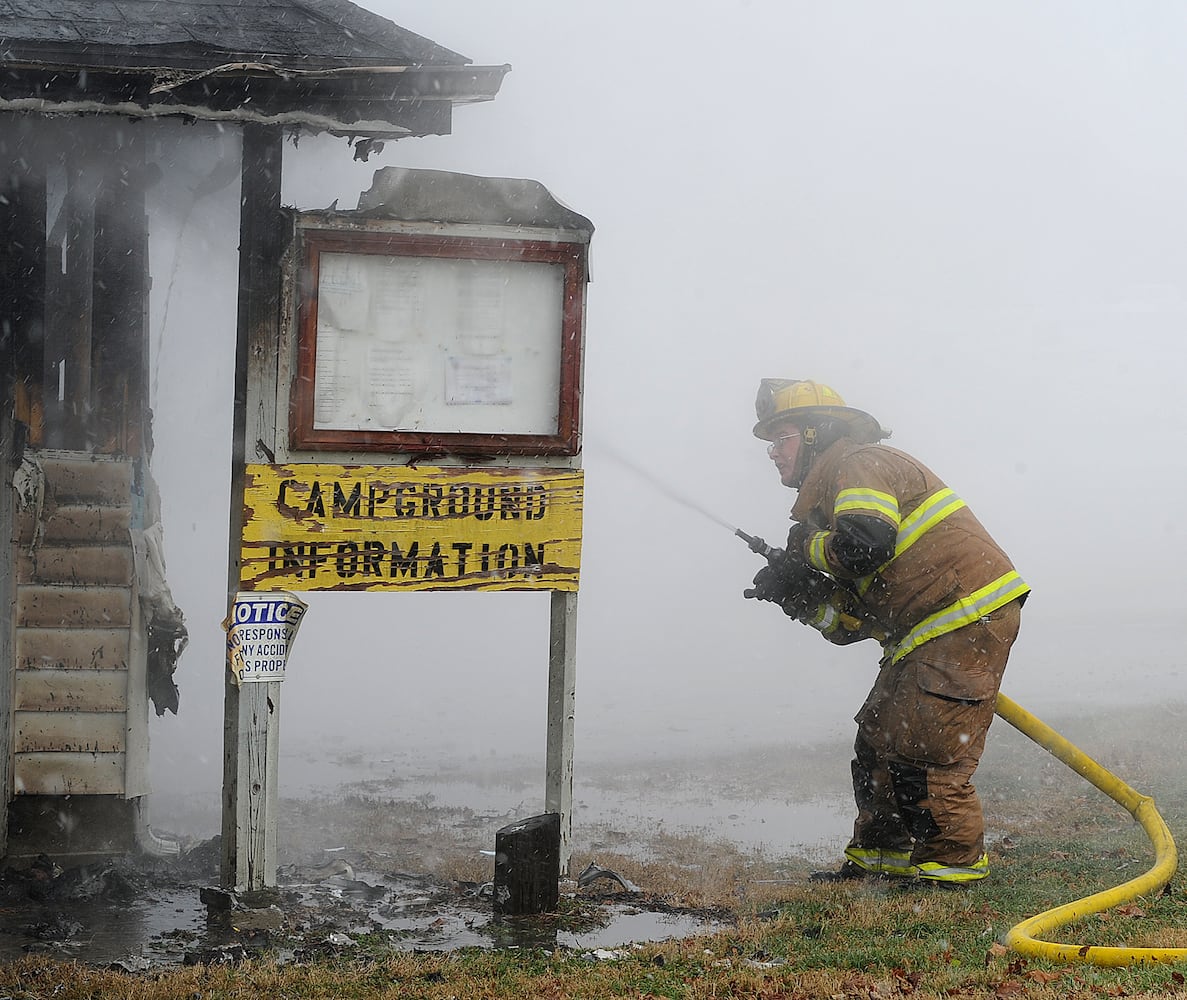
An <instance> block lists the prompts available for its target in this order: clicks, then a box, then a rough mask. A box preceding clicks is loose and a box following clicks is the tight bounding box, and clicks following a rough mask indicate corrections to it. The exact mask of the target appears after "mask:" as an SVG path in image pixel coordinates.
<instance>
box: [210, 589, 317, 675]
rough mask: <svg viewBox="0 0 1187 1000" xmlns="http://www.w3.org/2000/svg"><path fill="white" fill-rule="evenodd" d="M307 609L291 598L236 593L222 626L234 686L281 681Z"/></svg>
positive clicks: (299, 600)
mask: <svg viewBox="0 0 1187 1000" xmlns="http://www.w3.org/2000/svg"><path fill="white" fill-rule="evenodd" d="M307 608H308V605H307V604H306V603H305V602H304V601H302V600H301V599H300V598H299V597H297V596H296V595H294V594H283V593H282V594H252V593H242V592H241V593H238V594H236V595H235V602H234V603H233V604H232V605H231V613H230V614H229V615H227V618H226V620H225V621H224V622H223V628H224V629H225V630H226V633H227V666H228V667H229V668H230V670H231V673H232V674H234V675H235V683H236V684H246V683H248V682H259V681H282V680H284V667H285V664H286V663H287V662H288V655H289V650H290V649H291V648H292V645H293V639H295V638H296V636H297V627H298V626H299V625H300V624H301V619H302V618H304V617H305V611H306V609H307Z"/></svg>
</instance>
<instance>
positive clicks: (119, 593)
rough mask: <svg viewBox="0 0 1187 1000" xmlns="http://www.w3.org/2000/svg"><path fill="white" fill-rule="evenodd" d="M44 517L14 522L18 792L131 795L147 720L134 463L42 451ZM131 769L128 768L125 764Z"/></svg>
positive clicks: (34, 514)
mask: <svg viewBox="0 0 1187 1000" xmlns="http://www.w3.org/2000/svg"><path fill="white" fill-rule="evenodd" d="M36 457H37V459H38V463H39V464H40V466H41V468H42V471H43V472H44V475H45V502H44V507H43V508H42V510H40V511H35V510H25V511H22V512H21V513H20V514H19V515H18V516H17V519H16V525H17V539H16V540H17V547H16V553H17V554H16V560H15V574H14V575H15V579H16V608H15V620H16V630H15V639H16V641H15V661H16V664H15V666H16V670H15V680H14V685H13V735H14V740H13V751H14V761H13V777H14V781H13V791H14V794H15V795H17V796H23V795H79V794H91V795H115V796H121V797H129V796H131V795H134V794H138V793H139V792H140V791H141V789H139V788H133V787H130V782H129V776H130V775H134V774H135V772H136V770H137V768H138V765H137V763H136V762H135V761H130V760H129V755H131V756H133V757H137V756H139V755H142V753H143V751H144V747H143V746H141V745H140V737H139V735H138V734H139V733H140V731H141V729H142V728H143V727H142V725H141V724H140V722H139V716H140V715H142V714H145V708H144V706H143V705H140V704H138V702H139V701H140V700H141V698H140V697H139V694H138V691H137V687H138V685H137V684H136V683H135V681H134V680H133V681H132V682H131V683H130V678H133V677H134V675H135V670H134V669H131V668H132V665H133V663H134V659H135V656H136V646H137V644H138V640H137V639H136V634H137V626H138V608H137V600H136V592H135V587H134V576H135V571H134V559H133V554H132V547H131V539H130V536H129V534H128V527H129V523H130V520H131V502H132V495H133V491H132V486H133V482H132V470H133V467H132V463H131V462H130V461H128V460H125V459H115V458H94V457H91V456H86V455H69V454H67V453H61V452H41V453H37V455H36ZM129 765H131V767H130V766H129Z"/></svg>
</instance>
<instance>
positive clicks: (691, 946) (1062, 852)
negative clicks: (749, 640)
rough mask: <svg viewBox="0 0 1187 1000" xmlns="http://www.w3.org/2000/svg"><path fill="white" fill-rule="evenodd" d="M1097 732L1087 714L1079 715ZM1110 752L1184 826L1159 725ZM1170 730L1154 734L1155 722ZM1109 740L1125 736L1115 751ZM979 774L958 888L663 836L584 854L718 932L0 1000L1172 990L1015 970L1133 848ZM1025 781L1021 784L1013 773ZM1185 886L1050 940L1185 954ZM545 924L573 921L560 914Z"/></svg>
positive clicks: (211, 974)
mask: <svg viewBox="0 0 1187 1000" xmlns="http://www.w3.org/2000/svg"><path fill="white" fill-rule="evenodd" d="M1097 721H1098V722H1099V720H1097ZM1113 724H1114V725H1116V726H1117V727H1118V729H1117V733H1116V735H1117V736H1119V737H1122V739H1120V740H1119V741H1118V743H1117V745H1118V746H1119V747H1121V748H1122V749H1119V750H1106V751H1105V752H1103V753H1101V754H1100V755H1099V756H1098V757H1097V759H1098V760H1100V762H1101V763H1102V764H1104V765H1105V766H1106V767H1110V768H1113V769H1114V770H1116V771H1117V773H1118V774H1120V775H1121V776H1122V777H1123V778H1125V780H1127V781H1129V782H1130V783H1131V784H1133V785H1134V786H1135V787H1137V788H1139V790H1141V791H1143V792H1145V793H1147V794H1152V795H1154V797H1155V799H1156V801H1157V802H1158V803H1159V805H1160V809H1161V812H1162V814H1163V816H1164V818H1165V819H1166V820H1167V822H1168V824H1169V825H1170V826H1171V829H1172V830H1177V831H1181V830H1183V829H1185V828H1187V776H1184V775H1183V774H1182V773H1181V772H1182V768H1181V767H1180V766H1179V762H1178V760H1166V759H1165V758H1164V755H1162V754H1160V753H1158V752H1156V750H1157V747H1156V746H1141V745H1139V744H1140V743H1141V741H1142V739H1144V737H1145V736H1146V735H1150V736H1151V738H1152V739H1153V740H1154V742H1155V743H1157V742H1158V741H1159V737H1158V735H1157V734H1158V733H1159V732H1162V733H1164V734H1165V733H1167V732H1173V733H1179V732H1181V727H1180V725H1179V720H1178V718H1162V719H1156V720H1153V721H1152V720H1151V718H1150V716H1148V715H1146V716H1142V717H1135V718H1131V719H1129V720H1128V725H1126V720H1114V722H1113ZM1167 725H1169V726H1171V728H1169V729H1167V728H1164V726H1167ZM1075 730H1076V724H1075V722H1074V721H1073V723H1072V724H1070V725H1069V726H1068V727H1067V729H1066V730H1061V731H1067V732H1068V734H1069V738H1072V739H1073V740H1075V741H1076V742H1079V743H1080V745H1082V746H1083V747H1084V748H1085V749H1086V750H1091V749H1092V745H1093V744H1094V743H1095V744H1102V743H1109V742H1111V740H1110V739H1109V738H1108V734H1107V733H1104V732H1103V731H1102V730H1101V729H1100V728H1099V726H1098V725H1096V724H1095V723H1092V724H1091V725H1090V723H1089V722H1085V723H1084V731H1083V732H1082V733H1075ZM1126 738H1128V740H1129V742H1128V744H1127V743H1126V742H1125V739H1126ZM994 740H995V742H994V745H993V748H992V755H993V766H989V762H988V761H987V765H986V767H985V768H984V769H983V772H984V773H983V775H982V776H981V779H980V781H979V785H980V787H981V790H982V793H983V797H984V799H985V802H986V809H987V812H988V814H989V815H990V816H991V817H994V820H993V833H992V836H991V860H992V864H993V875H992V877H991V879H989V880H987V881H986V882H985V883H982V884H980V885H974V886H971V887H969V888H967V889H961V890H945V889H941V888H937V887H930V888H929V887H926V886H922V887H910V888H901V887H897V886H896V885H895V884H893V883H883V882H868V883H851V884H842V885H825V886H817V885H814V884H812V885H810V884H809V883H807V881H806V874H807V870H808V868H809V864H808V862H806V861H805V860H804V859H802V858H798V857H795V856H791V855H788V856H763V855H758V854H748V853H744V852H741V851H738V850H737V849H733V848H730V847H729V846H728V845H706V844H705V843H703V842H698V841H696V840H695V839H693V840H688V841H681V840H680V839H679V838H673V839H671V840H670V841H669V842H668V843H666V844H665V845H664V850H663V852H662V854H663V856H664V857H665V858H666V859H667V861H666V862H665V863H658V862H648V861H643V860H639V859H638V858H631V857H628V856H625V855H624V856H622V857H610V856H607V855H604V854H603V855H600V856H599V860H600V861H601V862H602V863H603V864H606V865H607V866H609V867H613V868H614V869H615V870H617V871H619V872H620V873H622V874H624V875H626V876H627V877H628V878H630V879H632V880H633V881H635V882H638V883H639V884H646V885H648V886H649V888H651V889H652V890H653V891H654V892H655V893H657V894H658V895H659V896H660V897H662V898H663V899H665V900H667V901H669V902H671V903H673V904H679V905H687V906H701V907H728V908H729V910H730V911H731V912H732V913H733V914H734V915H735V917H736V923H734V924H731V925H730V926H729V927H728V928H727V929H725V930H722V931H720V932H719V933H715V934H711V935H706V936H700V937H692V938H685V939H681V940H673V941H666V942H659V943H652V944H646V945H638V946H625V947H622V948H619V949H614V950H613V951H612V952H609V953H600V955H597V954H593V953H589V952H583V951H576V950H570V949H565V948H549V949H545V948H538V947H537V948H524V947H521V948H503V949H491V950H486V949H464V950H460V951H456V952H451V953H431V954H415V953H408V952H405V951H400V950H397V949H396V945H395V943H394V942H393V940H392V939H391V938H389V937H387V936H384V935H382V934H376V935H369V936H367V937H365V938H362V939H361V940H360V942H359V946H358V947H357V948H355V949H354V950H352V951H351V953H350V954H349V955H332V954H331V955H322V956H321V957H319V958H314V959H308V960H301V961H290V962H286V963H281V962H278V961H276V960H275V959H274V958H269V957H263V958H259V959H253V960H249V961H246V962H242V963H240V964H237V965H227V966H192V967H182V968H176V969H169V970H161V971H157V972H151V973H143V974H127V973H122V972H114V971H109V970H103V969H93V968H87V967H85V966H80V965H73V964H68V963H60V962H56V961H53V960H51V959H49V958H46V957H33V956H31V957H28V958H25V959H22V960H20V961H17V962H13V963H10V964H7V965H3V966H0V996H6V997H11V998H13V1000H17V998H20V1000H26V998H28V1000H32V998H47V1000H48V998H51V997H52V998H55V1000H74V998H78V1000H84V998H85V1000H92V998H98V997H124V998H129V1000H132V998H143V1000H164V998H169V1000H176V998H192V1000H200V998H203V1000H204V998H211V1000H213V998H232V997H236V998H239V997H242V998H247V997H276V998H280V997H283V998H286V1000H301V998H314V997H335V998H356V997H357V998H363V997H366V998H396V997H399V998H401V1000H403V998H425V1000H446V998H498V1000H504V998H507V1000H509V998H517V1000H518V998H522V997H533V998H537V997H538V998H542V1000H564V998H588V1000H601V998H610V997H629V998H632V1000H645V998H659V997H671V998H687V1000H700V998H711V997H744V998H753V1000H791V998H796V1000H806V998H843V1000H850V998H861V1000H884V998H892V997H907V996H909V997H912V998H931V997H972V996H978V997H980V996H986V997H1027V998H1035V1000H1048V998H1051V1000H1054V998H1059V1000H1069V998H1079V997H1085V998H1087V997H1166V996H1183V997H1185V998H1187V982H1185V980H1184V973H1187V965H1184V966H1178V967H1175V966H1166V965H1155V966H1146V967H1135V968H1128V969H1102V968H1096V967H1094V966H1091V965H1083V964H1077V965H1070V966H1068V965H1056V964H1051V963H1048V962H1045V961H1042V960H1027V959H1025V958H1022V957H1021V956H1019V955H1017V954H1015V953H1012V952H1009V951H1007V950H1006V949H1005V948H1004V947H1002V945H1001V941H1002V939H1003V936H1004V935H1005V933H1006V931H1007V930H1008V929H1009V928H1010V927H1011V926H1013V925H1014V924H1015V923H1017V922H1018V921H1019V920H1021V919H1023V918H1025V917H1027V916H1031V915H1033V914H1034V913H1037V912H1039V911H1041V910H1044V909H1047V908H1049V907H1051V906H1054V905H1058V904H1060V903H1063V902H1067V901H1069V900H1072V899H1077V898H1080V897H1082V896H1085V895H1088V894H1090V893H1092V892H1096V891H1098V890H1100V889H1103V888H1107V887H1110V886H1113V885H1117V884H1119V883H1120V882H1123V881H1126V880H1128V879H1130V878H1132V877H1134V876H1136V875H1138V874H1139V873H1141V872H1143V871H1145V870H1146V869H1147V868H1148V867H1149V864H1150V858H1151V852H1150V849H1149V845H1148V844H1147V843H1146V839H1145V836H1144V834H1143V833H1142V831H1141V829H1140V828H1139V827H1138V826H1137V824H1136V823H1134V822H1133V821H1132V819H1131V818H1130V817H1129V815H1128V814H1127V813H1126V812H1125V811H1124V810H1122V809H1120V808H1119V807H1116V806H1115V805H1114V804H1112V803H1111V802H1109V800H1108V799H1106V798H1105V797H1104V796H1103V795H1100V794H1099V793H1097V792H1096V791H1095V790H1094V789H1092V788H1091V787H1090V786H1087V785H1085V784H1084V783H1083V782H1082V781H1080V780H1079V779H1076V778H1074V777H1069V774H1070V772H1066V769H1064V768H1063V767H1062V765H1057V764H1056V765H1054V766H1051V765H1048V764H1047V762H1046V761H1045V760H1043V759H1042V758H1040V757H1037V756H1036V754H1035V751H1034V748H1033V747H1030V746H1029V745H1027V744H1026V743H1025V741H1024V740H1022V739H1021V738H1020V737H1017V738H1015V737H1013V736H1011V735H1010V733H1009V732H1008V731H1007V732H1004V733H995V737H994ZM1020 776H1025V780H1020ZM1185 890H1187V884H1185V881H1184V878H1183V876H1182V875H1177V876H1176V877H1175V879H1174V880H1173V881H1172V882H1171V884H1170V885H1169V886H1168V887H1167V889H1166V890H1165V891H1163V892H1162V893H1159V894H1158V895H1157V896H1153V897H1150V898H1145V899H1140V900H1137V901H1135V902H1134V903H1132V904H1128V905H1125V906H1121V907H1117V908H1115V909H1114V910H1112V911H1109V912H1107V913H1104V914H1100V915H1095V916H1092V917H1089V918H1087V919H1085V920H1082V921H1080V922H1078V923H1077V924H1075V925H1072V926H1071V927H1068V928H1065V929H1064V931H1063V932H1062V935H1061V940H1065V941H1072V942H1079V943H1091V944H1117V945H1120V944H1128V945H1131V946H1137V947H1159V946H1161V947H1187V905H1184V903H1185V900H1184V892H1185ZM567 905H568V906H569V907H570V910H569V911H568V913H567V914H566V916H565V917H563V918H550V919H576V918H578V917H580V913H579V912H577V911H579V910H580V907H579V906H578V905H577V904H576V903H568V904H567Z"/></svg>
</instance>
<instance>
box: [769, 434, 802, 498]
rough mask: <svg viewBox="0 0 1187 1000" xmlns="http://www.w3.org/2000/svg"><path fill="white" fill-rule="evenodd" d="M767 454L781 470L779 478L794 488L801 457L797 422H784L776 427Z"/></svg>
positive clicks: (785, 484)
mask: <svg viewBox="0 0 1187 1000" xmlns="http://www.w3.org/2000/svg"><path fill="white" fill-rule="evenodd" d="M767 454H768V455H770V456H771V461H772V462H774V463H775V468H776V469H778V470H779V479H780V481H781V482H782V483H783V485H784V486H790V487H792V488H794V487H795V486H797V485H798V484H797V483H796V481H795V469H796V465H797V464H798V460H799V457H800V430H799V428H798V427H796V426H795V424H783V425H782V426H781V427H777V428H776V429H775V436H774V437H773V438H771V443H770V444H769V445H767Z"/></svg>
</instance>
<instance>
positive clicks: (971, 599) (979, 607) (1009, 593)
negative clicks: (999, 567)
mask: <svg viewBox="0 0 1187 1000" xmlns="http://www.w3.org/2000/svg"><path fill="white" fill-rule="evenodd" d="M1028 590H1030V587H1028V586H1027V585H1026V582H1025V581H1024V580H1023V579H1022V577H1020V576H1019V575H1018V574H1017V572H1015V571H1014V570H1010V572H1008V573H1003V574H1002V575H1001V576H999V577H998V578H997V579H996V580H994V581H993V583H991V584H988V585H987V586H984V587H982V588H981V589H980V590H974V591H973V592H972V593H971V594H969V595H968V596H967V597H961V598H959V599H958V600H956V601H954V602H953V603H952V604H949V605H948V607H946V608H944V609H942V610H940V611H937V612H936V613H935V614H934V615H928V617H926V618H924V619H923V621H921V622H920V623H919V624H918V625H916V626H915V627H914V628H913V629H911V631H910V632H908V633H907V634H906V636H905V637H904V638H903V639H901V640H900V641H899V642H898V643H897V644H896V645H895V646H894V647H893V648H892V649H891V651H890V662H891V663H898V661H899V660H901V659H902V658H903V657H904V656H906V655H907V654H908V653H909V652H911V650H913V649H917V648H918V647H920V646H922V645H923V644H924V643H925V642H927V641H929V640H930V639H935V638H937V637H938V636H941V635H947V634H948V633H949V632H955V631H956V630H957V629H958V628H964V626H965V625H968V624H970V623H971V622H974V621H976V620H977V619H978V618H981V617H983V616H985V615H987V614H990V613H991V612H993V611H996V610H997V609H998V608H1000V607H1003V606H1004V605H1006V604H1009V603H1010V602H1011V601H1013V600H1016V599H1017V598H1019V597H1021V596H1022V595H1023V594H1025V593H1026V592H1027V591H1028Z"/></svg>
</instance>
